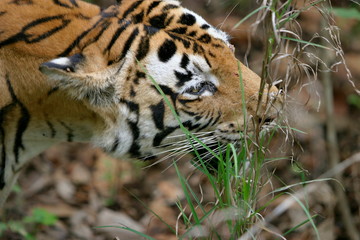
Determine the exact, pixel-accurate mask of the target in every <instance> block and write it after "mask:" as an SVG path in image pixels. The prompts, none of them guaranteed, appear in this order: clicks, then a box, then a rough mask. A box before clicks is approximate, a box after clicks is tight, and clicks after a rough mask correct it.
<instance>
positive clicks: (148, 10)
mask: <svg viewBox="0 0 360 240" xmlns="http://www.w3.org/2000/svg"><path fill="white" fill-rule="evenodd" d="M159 4H160V1H156V2H152V3H151V4H150V6H149V8H148V9H147V11H146V14H147V15H148V14H149V13H151V11H152V10H153V9H154V8H156V7H157V6H158V5H159Z"/></svg>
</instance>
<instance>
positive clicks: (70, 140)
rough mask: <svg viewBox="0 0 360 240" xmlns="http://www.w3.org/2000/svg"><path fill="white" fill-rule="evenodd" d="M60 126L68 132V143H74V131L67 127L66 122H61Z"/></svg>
mask: <svg viewBox="0 0 360 240" xmlns="http://www.w3.org/2000/svg"><path fill="white" fill-rule="evenodd" d="M60 124H61V125H62V126H63V127H64V128H65V129H66V130H67V131H68V132H67V134H66V135H67V141H68V142H72V141H73V140H74V129H72V128H71V127H69V126H68V125H66V124H65V123H64V122H60Z"/></svg>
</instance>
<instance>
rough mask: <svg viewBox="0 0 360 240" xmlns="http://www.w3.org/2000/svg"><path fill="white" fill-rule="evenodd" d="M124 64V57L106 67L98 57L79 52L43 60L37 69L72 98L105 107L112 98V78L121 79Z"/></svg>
mask: <svg viewBox="0 0 360 240" xmlns="http://www.w3.org/2000/svg"><path fill="white" fill-rule="evenodd" d="M124 63H125V58H124V59H123V60H122V61H120V62H117V63H114V64H112V65H111V66H107V64H105V60H104V59H101V58H100V57H96V56H86V55H84V54H83V53H79V54H75V55H73V56H70V57H60V58H56V59H53V60H51V61H48V62H45V63H43V64H41V65H40V68H39V70H40V71H41V72H42V73H43V74H45V75H47V77H48V79H49V80H52V81H54V82H55V85H56V86H58V87H59V88H60V89H62V90H64V91H66V92H67V93H68V94H70V95H71V96H72V97H74V98H75V99H78V100H84V101H88V102H89V103H90V104H91V105H94V106H109V105H112V104H113V103H114V102H115V101H116V89H115V81H116V82H118V81H121V77H122V76H123V74H122V66H123V65H124Z"/></svg>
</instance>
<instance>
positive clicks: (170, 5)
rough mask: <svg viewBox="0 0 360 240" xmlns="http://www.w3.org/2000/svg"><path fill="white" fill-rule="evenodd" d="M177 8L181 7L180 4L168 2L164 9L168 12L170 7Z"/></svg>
mask: <svg viewBox="0 0 360 240" xmlns="http://www.w3.org/2000/svg"><path fill="white" fill-rule="evenodd" d="M177 8H180V7H179V6H178V5H175V4H168V5H166V6H165V7H163V9H162V11H163V12H167V11H169V10H170V9H177Z"/></svg>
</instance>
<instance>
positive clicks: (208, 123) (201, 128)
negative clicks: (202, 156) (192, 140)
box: [197, 118, 212, 131]
mask: <svg viewBox="0 0 360 240" xmlns="http://www.w3.org/2000/svg"><path fill="white" fill-rule="evenodd" d="M211 121H212V118H211V119H209V120H208V122H207V123H206V124H205V125H203V126H202V127H200V128H199V129H197V131H201V130H204V129H206V128H207V127H209V125H210V123H211Z"/></svg>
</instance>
